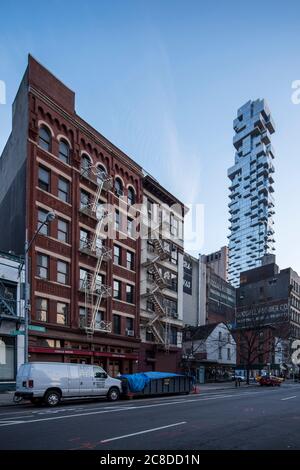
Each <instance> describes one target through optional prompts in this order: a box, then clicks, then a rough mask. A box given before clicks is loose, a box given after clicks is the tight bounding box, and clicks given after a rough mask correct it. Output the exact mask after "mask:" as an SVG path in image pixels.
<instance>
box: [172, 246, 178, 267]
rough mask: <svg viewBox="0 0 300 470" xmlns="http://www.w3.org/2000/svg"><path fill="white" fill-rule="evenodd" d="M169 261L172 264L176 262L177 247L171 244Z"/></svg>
mask: <svg viewBox="0 0 300 470" xmlns="http://www.w3.org/2000/svg"><path fill="white" fill-rule="evenodd" d="M170 261H171V263H173V264H176V265H177V264H178V249H177V248H176V246H175V245H172V246H171V258H170Z"/></svg>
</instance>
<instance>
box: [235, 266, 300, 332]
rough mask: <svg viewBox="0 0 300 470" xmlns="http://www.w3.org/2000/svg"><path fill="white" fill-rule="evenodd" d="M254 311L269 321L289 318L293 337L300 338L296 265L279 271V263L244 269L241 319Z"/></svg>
mask: <svg viewBox="0 0 300 470" xmlns="http://www.w3.org/2000/svg"><path fill="white" fill-rule="evenodd" d="M262 262H263V263H264V260H262ZM253 314H256V315H261V318H262V320H263V321H266V322H268V323H272V322H274V323H275V322H276V321H278V320H280V319H281V318H284V319H287V320H288V321H289V324H290V328H289V336H290V337H291V338H297V339H298V338H300V277H299V275H298V274H297V273H296V272H295V271H294V270H293V269H292V268H286V269H281V270H279V267H278V266H277V264H276V263H275V262H272V263H268V264H263V265H262V266H260V267H258V268H254V269H251V270H248V271H245V272H243V273H242V274H241V284H240V287H239V288H238V289H237V321H238V319H239V318H242V317H243V318H244V319H245V317H246V316H248V315H253ZM244 319H243V322H244V321H245V320H244Z"/></svg>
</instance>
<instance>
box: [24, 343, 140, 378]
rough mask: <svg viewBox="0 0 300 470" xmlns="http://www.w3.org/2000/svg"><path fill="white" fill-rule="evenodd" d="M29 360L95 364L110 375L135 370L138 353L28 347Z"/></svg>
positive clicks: (115, 375)
mask: <svg viewBox="0 0 300 470" xmlns="http://www.w3.org/2000/svg"><path fill="white" fill-rule="evenodd" d="M29 353H30V361H31V362H36V361H46V362H71V363H77V364H97V365H100V366H101V367H103V368H104V369H105V370H106V371H107V373H108V374H109V375H110V376H111V377H117V376H118V374H131V373H133V372H136V369H137V362H138V354H137V353H136V354H135V353H127V354H126V353H124V354H122V353H112V352H97V351H90V350H82V349H62V348H43V347H30V348H29Z"/></svg>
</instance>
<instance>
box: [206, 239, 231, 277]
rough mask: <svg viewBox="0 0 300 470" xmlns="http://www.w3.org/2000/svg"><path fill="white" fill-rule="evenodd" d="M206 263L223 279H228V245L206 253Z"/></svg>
mask: <svg viewBox="0 0 300 470" xmlns="http://www.w3.org/2000/svg"><path fill="white" fill-rule="evenodd" d="M206 264H207V265H208V266H210V267H211V269H212V270H213V271H214V272H215V273H216V274H217V275H218V276H220V277H221V278H222V279H224V280H225V281H227V280H228V247H227V246H222V248H220V250H218V251H215V252H214V253H210V254H209V255H206Z"/></svg>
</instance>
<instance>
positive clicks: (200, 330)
mask: <svg viewBox="0 0 300 470" xmlns="http://www.w3.org/2000/svg"><path fill="white" fill-rule="evenodd" d="M235 365H236V343H235V340H234V338H233V336H232V334H231V333H230V331H229V329H228V328H227V325H226V324H225V323H211V324H209V325H202V326H199V327H187V328H186V329H185V331H184V342H183V367H184V369H185V370H189V371H190V372H192V374H193V375H194V376H195V377H196V380H197V381H198V382H200V383H201V382H203V377H202V379H201V373H203V372H204V374H205V377H204V381H205V382H215V381H225V380H231V374H232V373H233V370H234V369H233V368H234V367H235ZM203 369H204V371H203Z"/></svg>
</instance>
